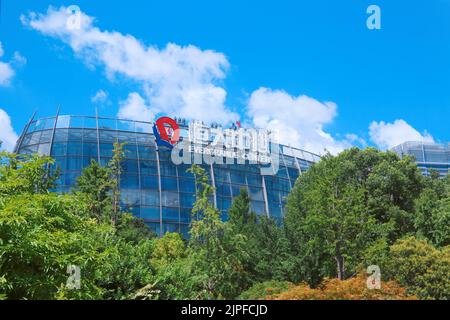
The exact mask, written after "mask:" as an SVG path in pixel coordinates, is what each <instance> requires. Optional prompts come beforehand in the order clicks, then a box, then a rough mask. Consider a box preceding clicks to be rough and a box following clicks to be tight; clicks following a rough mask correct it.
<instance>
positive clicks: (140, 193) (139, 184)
mask: <svg viewBox="0 0 450 320" xmlns="http://www.w3.org/2000/svg"><path fill="white" fill-rule="evenodd" d="M133 124H134V141H135V143H136V156H137V164H138V186H139V218H141V208H142V182H141V155H140V154H139V144H138V139H137V131H136V122H133Z"/></svg>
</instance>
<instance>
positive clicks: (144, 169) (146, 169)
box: [140, 161, 158, 174]
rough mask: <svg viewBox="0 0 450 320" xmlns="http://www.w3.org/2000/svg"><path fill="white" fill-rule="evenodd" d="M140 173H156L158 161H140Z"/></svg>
mask: <svg viewBox="0 0 450 320" xmlns="http://www.w3.org/2000/svg"><path fill="white" fill-rule="evenodd" d="M140 165H141V174H158V163H157V162H156V161H141V162H140Z"/></svg>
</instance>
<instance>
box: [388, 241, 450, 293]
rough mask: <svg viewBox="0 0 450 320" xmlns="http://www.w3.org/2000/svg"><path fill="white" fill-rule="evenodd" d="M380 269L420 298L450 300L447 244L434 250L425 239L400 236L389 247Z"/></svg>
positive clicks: (448, 250)
mask: <svg viewBox="0 0 450 320" xmlns="http://www.w3.org/2000/svg"><path fill="white" fill-rule="evenodd" d="M384 272H387V273H388V274H389V275H390V276H392V277H393V278H394V279H395V280H397V281H398V282H399V283H400V284H401V285H402V286H404V287H406V288H407V289H408V292H409V293H412V294H415V295H417V296H418V297H420V298H422V299H441V300H448V299H450V282H449V277H450V247H449V246H446V247H444V248H442V249H436V248H434V247H433V246H432V245H431V244H429V243H428V242H427V241H426V240H417V239H415V238H414V237H408V238H405V239H401V240H399V241H397V242H396V243H395V244H394V245H393V246H392V247H391V250H390V263H389V265H388V267H387V268H386V269H385V270H384Z"/></svg>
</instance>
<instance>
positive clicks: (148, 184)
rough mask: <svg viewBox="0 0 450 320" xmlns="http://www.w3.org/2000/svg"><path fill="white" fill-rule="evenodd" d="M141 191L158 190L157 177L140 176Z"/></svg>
mask: <svg viewBox="0 0 450 320" xmlns="http://www.w3.org/2000/svg"><path fill="white" fill-rule="evenodd" d="M141 186H142V189H154V190H158V189H159V187H158V176H141Z"/></svg>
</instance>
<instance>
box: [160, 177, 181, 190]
mask: <svg viewBox="0 0 450 320" xmlns="http://www.w3.org/2000/svg"><path fill="white" fill-rule="evenodd" d="M161 189H162V190H174V191H177V190H178V185H177V179H176V178H166V177H161Z"/></svg>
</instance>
